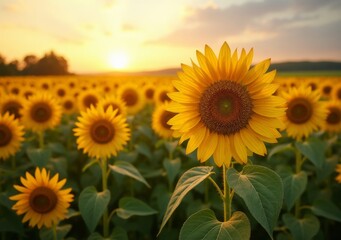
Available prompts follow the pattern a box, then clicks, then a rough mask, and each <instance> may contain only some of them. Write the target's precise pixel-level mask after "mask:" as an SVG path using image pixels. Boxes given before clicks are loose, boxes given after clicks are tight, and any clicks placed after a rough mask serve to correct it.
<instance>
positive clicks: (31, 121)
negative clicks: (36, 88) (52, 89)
mask: <svg viewBox="0 0 341 240" xmlns="http://www.w3.org/2000/svg"><path fill="white" fill-rule="evenodd" d="M21 114H22V123H23V124H24V126H25V128H27V129H31V130H32V131H34V132H41V131H44V130H46V129H49V128H54V127H56V126H57V125H58V124H59V123H60V118H61V114H62V110H61V107H60V105H59V104H58V103H57V101H56V99H55V98H53V96H52V95H51V94H49V93H48V92H43V93H37V94H35V95H34V96H32V97H30V98H29V99H28V101H27V102H26V104H25V107H24V108H22V110H21Z"/></svg>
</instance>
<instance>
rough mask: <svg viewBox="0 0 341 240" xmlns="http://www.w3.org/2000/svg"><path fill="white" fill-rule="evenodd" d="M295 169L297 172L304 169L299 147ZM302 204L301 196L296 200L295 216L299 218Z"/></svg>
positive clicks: (296, 153) (296, 151) (296, 152)
mask: <svg viewBox="0 0 341 240" xmlns="http://www.w3.org/2000/svg"><path fill="white" fill-rule="evenodd" d="M295 159H296V162H295V170H296V174H298V173H300V172H301V169H302V163H303V161H302V155H301V153H300V151H298V150H297V149H295ZM300 206H301V198H300V197H299V198H298V199H297V200H296V202H295V217H296V218H299V216H300Z"/></svg>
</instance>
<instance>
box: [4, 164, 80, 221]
mask: <svg viewBox="0 0 341 240" xmlns="http://www.w3.org/2000/svg"><path fill="white" fill-rule="evenodd" d="M58 178H59V175H58V173H57V174H56V175H54V177H52V178H51V179H50V172H47V171H46V169H45V168H43V169H42V170H41V171H40V170H39V168H36V170H35V176H34V177H33V176H32V175H31V174H30V173H29V172H26V179H25V178H23V177H21V179H20V180H21V183H22V184H23V186H19V185H14V188H15V189H16V190H18V191H19V192H21V193H19V194H17V195H14V196H11V197H10V199H11V200H14V201H17V202H16V203H15V204H14V205H13V207H12V209H13V210H15V211H16V212H17V214H18V215H22V214H25V216H24V218H23V220H22V221H23V222H27V221H29V226H31V227H34V226H38V228H41V227H42V226H43V225H44V226H45V227H47V228H51V227H52V226H53V225H57V224H58V222H59V221H60V220H63V219H64V218H65V215H66V213H67V209H68V208H69V206H70V202H72V201H73V195H72V194H70V192H71V188H67V189H64V190H62V187H63V186H64V184H65V183H66V179H63V180H61V181H58Z"/></svg>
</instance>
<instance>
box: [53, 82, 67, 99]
mask: <svg viewBox="0 0 341 240" xmlns="http://www.w3.org/2000/svg"><path fill="white" fill-rule="evenodd" d="M53 93H54V96H55V97H56V98H57V99H63V98H64V97H66V96H68V95H69V87H68V85H66V84H65V83H58V84H56V85H54V86H53Z"/></svg>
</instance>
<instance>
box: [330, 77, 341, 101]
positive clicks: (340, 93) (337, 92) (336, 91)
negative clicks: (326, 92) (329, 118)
mask: <svg viewBox="0 0 341 240" xmlns="http://www.w3.org/2000/svg"><path fill="white" fill-rule="evenodd" d="M331 96H332V98H333V99H335V100H337V101H341V81H340V82H339V83H337V84H336V85H335V86H334V87H333V90H332V93H331Z"/></svg>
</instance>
